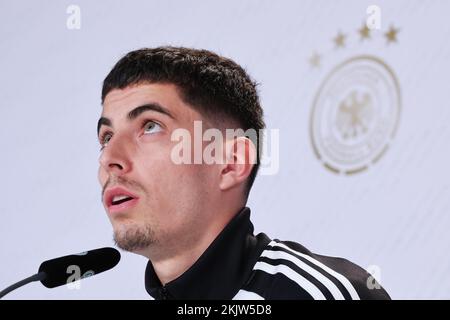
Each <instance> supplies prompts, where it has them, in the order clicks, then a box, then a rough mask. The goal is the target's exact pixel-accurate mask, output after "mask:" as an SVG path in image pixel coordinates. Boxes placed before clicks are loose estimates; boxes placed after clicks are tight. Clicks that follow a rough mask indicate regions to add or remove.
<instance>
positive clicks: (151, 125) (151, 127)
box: [144, 120, 162, 134]
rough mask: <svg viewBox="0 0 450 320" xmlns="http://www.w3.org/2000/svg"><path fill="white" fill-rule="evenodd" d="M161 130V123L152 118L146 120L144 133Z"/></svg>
mask: <svg viewBox="0 0 450 320" xmlns="http://www.w3.org/2000/svg"><path fill="white" fill-rule="evenodd" d="M161 130H162V127H161V125H160V124H159V123H157V122H155V121H152V120H148V121H147V120H146V121H144V134H153V133H157V132H160V131H161Z"/></svg>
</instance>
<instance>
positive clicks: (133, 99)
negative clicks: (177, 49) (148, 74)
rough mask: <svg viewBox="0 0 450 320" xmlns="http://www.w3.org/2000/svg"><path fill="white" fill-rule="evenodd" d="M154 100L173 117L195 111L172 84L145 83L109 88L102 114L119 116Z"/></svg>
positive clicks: (187, 114)
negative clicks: (121, 87) (122, 87)
mask: <svg viewBox="0 0 450 320" xmlns="http://www.w3.org/2000/svg"><path fill="white" fill-rule="evenodd" d="M155 102H156V103H158V104H160V105H161V106H163V107H164V108H166V109H168V110H169V111H170V112H171V113H172V115H173V116H174V117H175V118H178V117H177V116H180V117H183V116H189V115H191V114H193V113H196V111H195V110H193V109H192V108H191V107H189V106H188V105H187V104H186V103H184V102H183V101H182V100H181V98H180V96H179V94H178V90H177V87H176V86H175V85H174V84H162V83H151V84H149V83H146V84H138V85H132V86H129V87H126V88H124V89H113V90H111V91H110V92H109V93H108V94H107V95H106V97H105V100H104V102H103V111H102V116H105V117H108V118H116V117H119V118H121V117H122V116H124V115H125V114H127V113H128V112H129V111H130V110H132V109H134V108H136V107H138V106H141V105H144V104H146V103H155Z"/></svg>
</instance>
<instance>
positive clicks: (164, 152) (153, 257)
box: [97, 47, 389, 299]
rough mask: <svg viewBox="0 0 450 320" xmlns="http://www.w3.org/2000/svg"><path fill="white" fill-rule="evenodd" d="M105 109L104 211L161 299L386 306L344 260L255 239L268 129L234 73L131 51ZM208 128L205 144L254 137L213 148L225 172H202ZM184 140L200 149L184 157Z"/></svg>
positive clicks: (223, 66)
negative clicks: (262, 146) (253, 206)
mask: <svg viewBox="0 0 450 320" xmlns="http://www.w3.org/2000/svg"><path fill="white" fill-rule="evenodd" d="M102 105H103V112H102V116H101V118H100V120H99V122H98V128H97V129H98V134H99V141H100V145H101V155H100V159H99V161H100V168H99V181H100V183H101V186H102V187H103V193H102V196H103V198H102V199H103V204H104V206H105V209H106V211H107V213H108V217H109V219H110V221H111V223H112V226H113V229H114V240H115V242H116V244H117V246H118V247H120V248H122V249H123V250H127V251H131V252H134V253H137V254H140V255H143V256H145V257H147V258H148V259H149V262H148V265H147V269H146V272H145V287H146V290H147V292H148V293H149V294H150V296H151V297H152V298H155V299H233V298H234V299H360V298H364V299H371V298H373V299H385V298H389V296H388V294H387V293H386V292H385V291H384V290H383V289H382V288H381V287H379V285H378V284H377V283H376V282H375V280H373V279H372V278H371V277H370V275H369V274H368V273H366V272H365V271H364V270H363V269H362V268H360V267H358V266H356V265H354V264H353V263H351V262H349V261H347V260H344V259H340V258H331V257H325V256H320V255H316V254H313V253H311V252H310V251H308V250H307V249H306V248H304V247H302V246H301V245H299V244H297V243H294V242H289V241H279V240H271V239H269V237H268V236H267V235H265V234H264V233H260V234H258V235H256V236H255V235H253V225H252V223H251V222H250V209H249V208H247V207H246V203H247V198H248V195H249V192H250V189H251V187H252V184H253V182H254V180H255V177H256V174H257V171H258V167H259V157H260V154H259V152H258V150H259V148H258V142H260V130H261V129H263V128H264V126H265V125H264V121H263V111H262V109H261V106H260V103H259V98H258V94H257V91H256V84H255V83H254V82H253V81H252V80H251V79H250V77H249V76H248V75H247V74H246V72H245V71H244V70H243V69H242V68H241V67H240V66H239V65H237V64H236V63H235V62H233V61H232V60H230V59H227V58H224V57H221V56H218V55H216V54H214V53H212V52H209V51H206V50H194V49H188V48H177V47H159V48H153V49H141V50H137V51H133V52H130V53H128V54H127V55H126V56H124V57H123V58H122V59H121V60H120V61H119V62H118V63H117V64H116V65H115V66H114V67H113V69H112V70H111V72H110V73H109V74H108V76H107V77H106V78H105V80H104V83H103V90H102ZM199 123H200V124H201V125H202V127H201V128H202V132H201V133H200V134H202V133H203V132H204V131H207V130H208V129H215V130H216V131H215V132H217V131H218V132H220V133H225V132H226V131H227V129H241V132H244V133H247V132H255V133H256V134H254V135H253V136H251V135H246V134H239V135H236V136H232V137H228V136H226V137H225V138H224V139H223V140H222V141H220V143H219V140H217V141H214V142H212V140H213V139H211V140H210V141H211V143H213V144H214V146H215V147H217V148H215V150H216V153H218V154H215V156H218V159H221V160H222V161H215V162H213V163H211V162H210V161H200V162H198V161H194V160H193V159H197V160H198V158H196V156H197V155H196V154H195V153H196V152H197V153H198V149H197V150H195V148H193V149H192V148H188V147H189V146H192V145H196V146H197V147H199V148H200V155H204V153H203V152H202V151H205V150H206V148H208V147H209V145H208V144H207V143H206V141H204V140H202V141H201V142H200V145H199V144H198V143H197V142H196V141H195V139H197V138H198V137H195V135H196V134H197V136H198V134H199V133H198V130H197V129H198V124H199ZM250 129H252V130H254V131H248V130H250ZM180 130H182V132H184V133H186V132H187V133H189V134H190V137H191V139H192V140H189V141H183V144H182V146H185V147H186V148H181V149H182V150H181V151H180V148H179V147H180V140H179V139H178V140H177V139H174V137H177V136H179V135H178V134H177V133H180ZM255 138H256V139H255ZM175 150H177V151H180V152H175ZM177 156H180V157H182V158H183V159H184V160H187V161H184V162H181V163H180V162H179V161H178V160H179V159H178V160H177V159H176V158H177ZM201 160H204V159H201ZM189 161H191V162H189ZM368 284H370V285H368ZM371 288H373V289H371Z"/></svg>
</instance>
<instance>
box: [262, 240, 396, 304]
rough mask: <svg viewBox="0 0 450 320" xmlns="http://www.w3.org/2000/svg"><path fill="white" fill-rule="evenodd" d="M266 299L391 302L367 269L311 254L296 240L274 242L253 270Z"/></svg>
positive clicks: (266, 249) (338, 258)
mask: <svg viewBox="0 0 450 320" xmlns="http://www.w3.org/2000/svg"><path fill="white" fill-rule="evenodd" d="M254 271H255V272H258V277H257V278H259V282H260V286H261V279H264V280H265V284H264V285H263V286H264V287H265V289H264V290H261V289H259V291H260V295H261V296H263V295H264V296H265V298H266V299H289V298H291V299H297V298H299V299H337V300H342V299H346V300H350V299H355V300H358V299H364V300H368V299H372V300H373V299H376V300H384V299H390V297H389V295H388V293H387V292H386V290H384V288H382V287H381V285H380V284H379V283H378V282H377V281H376V280H375V279H374V278H373V276H372V275H371V274H370V273H368V272H367V271H366V270H364V269H363V268H361V267H360V266H358V265H356V264H355V263H353V262H351V261H349V260H347V259H343V258H340V257H331V256H324V255H319V254H315V253H312V252H311V251H309V250H308V249H307V248H305V247H304V246H302V245H301V244H299V243H297V242H293V241H280V240H277V239H275V240H273V241H271V242H270V243H269V244H268V245H267V246H266V248H265V250H264V251H263V252H262V254H261V256H260V257H259V259H258V262H257V263H256V265H255V268H254Z"/></svg>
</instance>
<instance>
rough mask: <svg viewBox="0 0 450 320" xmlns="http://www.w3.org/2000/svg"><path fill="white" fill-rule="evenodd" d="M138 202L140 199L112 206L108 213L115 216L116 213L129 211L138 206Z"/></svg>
mask: <svg viewBox="0 0 450 320" xmlns="http://www.w3.org/2000/svg"><path fill="white" fill-rule="evenodd" d="M138 200H139V198H134V199H133V200H129V201H126V202H123V203H121V204H116V205H111V206H110V207H109V208H108V212H109V214H115V213H119V212H123V211H126V210H129V209H131V208H133V207H134V206H135V205H136V203H137V202H138Z"/></svg>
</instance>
